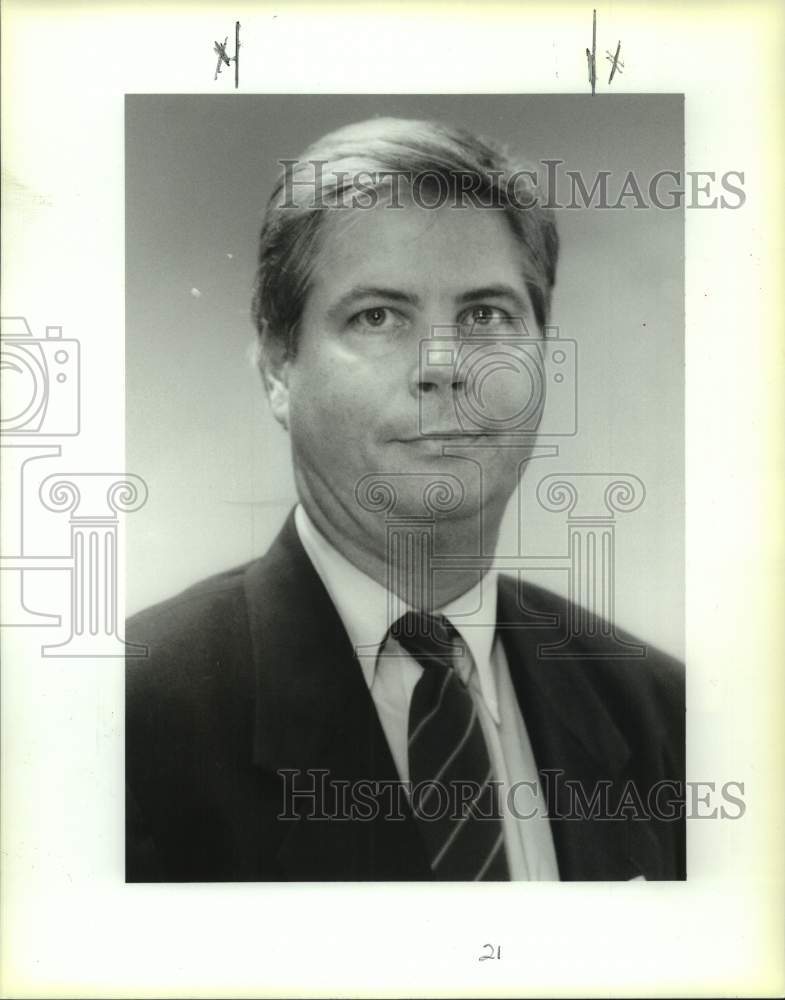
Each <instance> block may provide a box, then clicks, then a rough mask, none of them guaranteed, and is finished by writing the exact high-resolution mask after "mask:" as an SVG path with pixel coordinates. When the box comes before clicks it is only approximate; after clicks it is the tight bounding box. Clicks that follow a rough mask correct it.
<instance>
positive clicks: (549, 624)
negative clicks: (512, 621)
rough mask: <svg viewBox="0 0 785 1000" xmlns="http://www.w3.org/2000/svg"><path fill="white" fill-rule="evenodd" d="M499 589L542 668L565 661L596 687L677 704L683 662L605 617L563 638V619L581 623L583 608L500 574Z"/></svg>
mask: <svg viewBox="0 0 785 1000" xmlns="http://www.w3.org/2000/svg"><path fill="white" fill-rule="evenodd" d="M499 588H500V592H501V594H502V595H503V597H504V598H505V600H504V603H505V605H506V606H507V607H508V608H515V609H516V611H517V613H519V615H520V616H521V617H522V618H524V619H525V621H526V623H527V624H524V626H523V627H524V628H529V627H530V628H531V636H532V644H533V645H535V644H536V647H537V651H538V652H537V661H538V663H539V664H540V665H542V666H544V667H545V666H550V667H554V668H556V667H559V666H560V667H561V669H562V670H563V669H566V668H569V666H570V665H572V666H574V667H575V668H577V669H579V670H580V671H581V673H582V674H583V675H584V676H585V677H586V678H587V679H588V680H589V681H590V682H591V683H593V684H594V685H595V686H597V687H604V688H607V687H612V688H616V689H621V690H623V691H625V692H626V691H629V690H634V691H635V692H636V693H637V694H638V696H641V695H643V696H645V695H646V694H650V695H651V697H652V698H655V699H657V700H662V699H664V700H665V701H667V702H670V703H672V704H673V703H676V704H679V703H681V704H683V701H684V663H683V662H682V661H681V660H680V659H678V658H677V657H676V656H673V655H672V654H670V653H667V652H665V651H664V650H662V649H660V648H659V647H657V646H656V645H653V644H652V643H650V642H649V641H648V640H647V639H645V638H640V637H638V636H635V635H632V634H631V633H629V632H627V631H626V630H624V629H622V628H619V627H617V626H616V625H615V624H612V623H610V622H608V621H607V620H606V619H602V618H598V619H596V620H595V621H594V623H593V626H592V629H591V632H590V631H589V630H588V629H586V630H585V631H584V634H582V635H581V634H580V632H579V633H578V634H576V635H574V636H572V637H571V638H570V641H569V643H568V642H565V638H566V634H567V632H568V629H569V625H568V623H569V622H574V621H576V620H577V621H585V620H586V619H585V617H584V616H585V614H586V609H584V608H579V607H578V606H577V605H576V604H574V603H573V602H572V601H570V600H569V598H567V597H565V596H563V595H562V594H558V593H555V592H554V591H550V590H547V589H545V588H544V587H540V586H538V585H536V584H532V583H529V582H523V583H520V582H519V581H517V580H515V579H514V578H513V577H510V576H506V575H504V574H500V576H499Z"/></svg>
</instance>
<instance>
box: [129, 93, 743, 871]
mask: <svg viewBox="0 0 785 1000" xmlns="http://www.w3.org/2000/svg"><path fill="white" fill-rule="evenodd" d="M707 184H708V185H709V189H707V187H706V185H707ZM125 197H126V213H125V219H126V228H125V234H126V236H125V269H126V302H125V305H126V386H127V394H126V446H127V462H128V467H129V468H132V469H134V470H135V472H136V473H137V474H138V475H139V476H140V477H142V479H143V480H144V482H145V485H146V488H147V497H148V498H147V502H146V504H145V505H144V507H143V508H142V509H141V510H139V511H138V512H137V513H136V514H135V515H134V518H133V519H131V521H129V525H128V532H127V539H128V541H127V551H128V555H127V561H128V562H127V565H128V572H127V610H128V613H129V620H128V622H127V626H126V641H127V642H128V644H129V645H128V655H127V660H126V704H125V721H126V744H125V778H126V785H127V804H126V879H127V881H129V882H271V881H284V882H285V881H313V882H323V881H339V882H364V881H379V882H390V881H411V882H423V881H434V880H435V881H459V882H471V881H628V880H631V879H639V880H646V881H655V880H656V881H663V880H665V881H677V880H683V879H685V878H686V877H687V870H686V844H685V808H686V803H685V772H684V755H685V667H684V659H685V651H684V599H685V598H684V502H685V498H684V260H685V258H684V226H685V209H689V208H690V207H691V205H694V203H695V202H696V200H699V199H702V198H703V199H710V198H716V199H722V200H723V202H724V203H726V204H727V205H728V207H736V206H737V205H738V203H739V201H740V199H743V197H744V194H743V191H742V190H741V189H740V187H739V178H738V177H734V176H729V175H722V176H719V175H717V176H716V177H714V178H713V179H711V180H710V181H707V180H706V179H702V180H700V183H699V184H697V183H696V182H695V180H694V178H692V177H691V176H690V175H688V174H687V173H686V172H685V164H684V103H683V98H682V97H681V96H680V95H677V94H673V95H669V94H641V95H624V96H620V95H616V96H613V95H611V96H606V97H605V98H604V99H603V101H602V102H595V101H593V100H592V99H591V96H590V95H543V94H540V95H509V94H504V95H501V94H500V95H494V94H484V95H477V94H465V95H444V96H440V95H433V94H428V95H368V96H362V95H355V94H352V95H308V94H302V95H240V96H234V97H229V96H205V95H202V96H199V95H188V96H186V95H176V94H175V95H154V94H150V95H143V94H138V95H128V96H127V97H126V101H125Z"/></svg>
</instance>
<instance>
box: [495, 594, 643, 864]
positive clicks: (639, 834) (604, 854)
mask: <svg viewBox="0 0 785 1000" xmlns="http://www.w3.org/2000/svg"><path fill="white" fill-rule="evenodd" d="M527 603H528V602H527ZM499 630H500V634H501V637H502V641H503V643H504V647H505V651H506V653H507V659H508V662H509V666H510V674H511V677H512V681H513V686H514V688H515V692H516V695H517V698H518V702H519V705H520V708H521V713H522V715H523V718H524V720H525V723H526V728H527V731H528V733H529V737H530V739H531V742H532V748H533V750H534V755H535V759H536V762H537V767H538V771H539V772H540V775H541V781H542V784H543V790H544V793H545V797H546V800H547V803H548V813H549V816H550V817H551V829H552V832H553V839H554V846H555V848H556V854H557V859H558V863H559V873H560V877H561V878H562V880H565V881H570V880H598V879H601V880H619V879H629V878H632V877H633V876H636V875H640V874H644V875H646V876H647V877H649V878H656V877H657V873H658V870H659V858H658V852H657V844H656V841H655V840H654V838H653V837H652V836H651V834H650V833H649V832H648V831H647V830H646V829H645V828H639V827H640V824H634V823H633V822H632V821H630V820H624V819H616V820H602V819H593V820H592V819H590V818H587V817H585V816H584V818H580V816H576V812H577V811H578V810H576V808H575V806H576V797H575V794H576V789H578V790H580V791H582V793H583V795H585V796H586V797H587V798H588V799H589V800H590V799H591V795H592V793H593V792H594V790H596V789H598V788H599V789H601V788H602V787H603V786H602V783H603V782H604V783H605V786H606V787H607V786H608V784H609V783H610V782H612V783H613V787H612V789H610V791H609V794H610V796H611V799H613V796H614V795H616V794H618V790H619V786H620V783H621V784H623V782H624V774H625V768H626V765H627V763H628V761H629V758H630V748H629V745H628V743H627V741H626V740H625V738H624V737H623V735H622V734H621V733H620V732H619V730H618V728H617V726H616V725H615V723H614V722H613V720H612V719H611V717H610V715H609V714H608V711H607V710H606V708H605V706H604V705H603V703H602V701H601V700H600V698H599V696H598V695H597V693H596V691H595V689H594V687H593V686H592V685H591V684H590V683H589V680H588V679H587V677H586V674H585V671H586V670H590V669H591V665H589V666H587V665H586V664H584V663H582V662H581V661H577V662H576V661H558V660H552V659H550V660H544V659H541V658H539V657H538V654H537V647H538V645H539V644H540V643H542V642H549V641H553V640H554V639H555V638H556V636H555V634H554V633H555V632H556V629H554V628H552V627H550V626H544V627H536V628H534V627H531V626H527V625H525V624H522V623H521V616H520V614H519V612H518V608H517V602H516V598H515V584H514V582H512V581H510V580H506V579H504V578H500V587H499Z"/></svg>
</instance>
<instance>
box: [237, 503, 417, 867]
mask: <svg viewBox="0 0 785 1000" xmlns="http://www.w3.org/2000/svg"><path fill="white" fill-rule="evenodd" d="M245 589H246V599H247V602H248V613H249V623H250V629H251V640H252V644H253V656H254V663H255V669H256V692H255V694H256V705H255V724H254V746H253V760H254V763H255V764H256V765H257V766H258V767H260V768H262V769H264V770H265V771H268V772H272V773H276V772H280V771H281V770H286V771H287V772H289V774H288V777H287V779H286V781H287V782H288V787H289V788H290V789H297V790H300V791H303V790H309V789H313V794H312V795H300V796H299V797H295V799H293V800H292V803H293V805H294V806H295V808H296V809H297V811H298V812H299V813H301V814H303V815H309V816H311V817H312V818H309V819H298V820H290V821H289V822H290V824H291V825H290V828H289V830H288V832H287V833H286V834H285V836H284V840H283V843H282V844H281V846H280V848H279V851H278V862H279V865H280V867H281V869H282V870H283V871H284V873H285V875H286V874H287V873H288V877H290V878H293V879H319V880H324V879H339V880H347V881H353V880H393V879H412V880H422V879H427V878H429V877H430V869H429V867H428V865H427V861H426V858H425V854H424V852H423V850H422V847H421V842H420V839H419V834H418V832H417V830H416V828H415V824H414V820H413V818H412V816H411V814H410V813H409V812H408V809H407V808H406V807H405V803H404V806H403V807H402V808H400V809H395V808H392V810H391V806H390V805H389V804H388V803H392V802H394V801H396V800H394V799H393V798H392V796H393V795H394V793H395V792H396V790H397V788H398V786H397V782H398V773H397V770H396V767H395V763H394V761H393V759H392V755H391V753H390V749H389V746H388V744H387V740H386V737H385V735H384V731H383V729H382V727H381V723H380V722H379V717H378V715H377V712H376V708H375V706H374V704H373V699H372V698H371V695H370V692H369V690H368V687H367V684H366V683H365V679H364V678H363V675H362V671H361V669H360V665H359V663H358V661H357V659H356V657H355V655H354V651H353V649H352V647H351V643H350V641H349V638H348V636H347V634H346V631H345V629H344V627H343V624H342V622H341V620H340V617H339V615H338V613H337V611H336V610H335V607H334V605H333V603H332V601H331V600H330V598H329V596H328V594H327V591H326V590H325V588H324V586H323V584H322V582H321V580H320V578H319V576H318V574H317V573H316V571H315V570H314V568H313V565H312V564H311V561H310V559H309V558H308V556H307V555H306V553H305V551H304V549H303V547H302V545H301V543H300V540H299V537H298V536H297V531H296V528H295V526H294V518H293V516H292V515H290V516H289V518H288V520H287V522H286V524H285V525H284V528H283V529H282V531H281V534H280V535H279V537H278V539H277V541H276V542H275V544H274V545H273V547H272V549H271V550H270V552H269V553H268V555H267V556H266V557H265V558H264V559H263V560H261V561H259V562H257V563H253V564H252V565H251V566H250V567H249V569H248V571H247V573H246V578H245ZM325 771H326V772H327V773H326V774H325V773H324V772H325ZM361 781H365V782H376V783H382V784H381V786H379V785H378V784H377V785H376V786H375V788H374V789H371V790H370V791H369V789H368V787H367V786H366V788H365V798H364V803H365V804H364V806H363V808H362V810H361V812H360V813H359V814H358V815H357V816H356V818H354V819H348V820H347V819H329V818H326V817H329V816H330V815H334V814H335V811H336V809H337V810H338V811H339V812H342V813H345V809H344V807H343V805H342V804H341V802H340V800H336V797H335V795H334V791H335V789H336V787H337V786H336V782H349V783H350V790H356V787H357V786H356V784H355V783H356V782H361ZM379 788H381V789H382V790H381V800H379V799H378V798H377V797H376V795H374V794H372V792H373V791H375V790H376V789H379ZM347 795H348V793H347ZM369 798H370V804H369ZM347 801H348V802H349V804H350V806H351V803H352V801H353V799H352V796H351V795H348V798H347ZM374 811H376V814H375V815H374V814H373V813H374ZM391 811H392V813H393V815H395V814H397V815H399V816H400V818H399V819H385V814H389V813H390V812H391ZM369 812H370V813H371V815H369ZM281 822H284V821H281Z"/></svg>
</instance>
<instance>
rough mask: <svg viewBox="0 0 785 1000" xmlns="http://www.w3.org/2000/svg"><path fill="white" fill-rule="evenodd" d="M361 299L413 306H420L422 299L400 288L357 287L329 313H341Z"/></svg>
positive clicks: (342, 298)
mask: <svg viewBox="0 0 785 1000" xmlns="http://www.w3.org/2000/svg"><path fill="white" fill-rule="evenodd" d="M361 299H387V300H388V301H391V302H406V303H408V304H409V305H413V306H419V305H420V297H419V295H415V294H414V292H404V291H401V289H400V288H387V287H385V286H383V285H356V286H355V287H354V288H350V289H349V291H348V292H345V293H344V294H343V295H342V296H341V297H340V298H339V299H338V300H337V301H336V302H334V303H333V305H331V306H330V309H329V312H330V313H335V312H339V311H340V310H341V309H345V308H346V306H350V305H352V303H354V302H359V301H360V300H361Z"/></svg>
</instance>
